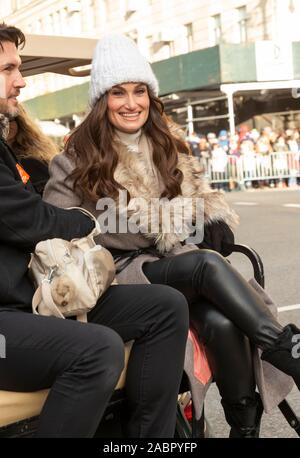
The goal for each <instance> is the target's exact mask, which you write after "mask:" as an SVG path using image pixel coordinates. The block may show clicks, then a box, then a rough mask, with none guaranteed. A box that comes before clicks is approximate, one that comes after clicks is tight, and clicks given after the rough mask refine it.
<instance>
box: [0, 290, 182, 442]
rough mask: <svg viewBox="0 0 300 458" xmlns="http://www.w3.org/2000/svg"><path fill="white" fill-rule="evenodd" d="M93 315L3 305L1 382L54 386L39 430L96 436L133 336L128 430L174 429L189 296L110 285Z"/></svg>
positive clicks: (159, 432)
mask: <svg viewBox="0 0 300 458" xmlns="http://www.w3.org/2000/svg"><path fill="white" fill-rule="evenodd" d="M88 321H89V323H79V322H76V321H74V320H62V319H59V318H54V317H42V316H36V315H32V314H31V313H24V312H19V311H2V312H0V334H2V335H3V336H4V337H5V339H6V358H2V359H0V389H2V390H11V391H35V390H40V389H43V388H49V387H51V391H50V394H49V396H48V398H47V401H46V403H45V406H44V408H43V410H42V413H41V416H40V421H39V426H38V432H37V437H92V436H93V434H94V432H95V430H96V429H97V426H98V424H99V421H100V419H101V417H102V415H103V413H104V410H105V408H106V406H107V404H108V402H109V399H110V397H111V394H112V392H113V390H114V387H115V386H116V383H117V381H118V378H119V376H120V373H121V371H122V369H123V365H124V344H123V341H124V342H126V341H129V340H132V339H134V340H135V343H134V345H133V348H132V351H131V355H130V360H129V364H128V370H127V382H126V391H127V397H128V409H127V419H126V420H127V421H126V430H127V431H126V432H127V435H128V436H129V437H173V435H174V430H175V422H176V405H177V394H178V389H179V385H180V380H181V376H182V369H183V361H184V353H185V344H186V338H187V331H188V306H187V302H186V299H185V298H184V296H183V295H182V294H181V293H180V292H178V291H176V290H174V289H173V288H170V287H168V286H164V285H130V286H129V285H128V286H121V285H120V286H119V285H118V286H112V287H110V288H109V289H108V290H107V291H106V293H105V294H104V295H103V296H102V298H101V300H100V301H99V303H98V304H97V305H96V307H95V308H94V309H93V310H92V311H91V312H90V313H89V316H88ZM162 374H163V376H162Z"/></svg>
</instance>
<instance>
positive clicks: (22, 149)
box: [7, 105, 58, 163]
mask: <svg viewBox="0 0 300 458" xmlns="http://www.w3.org/2000/svg"><path fill="white" fill-rule="evenodd" d="M18 108H19V110H18V115H17V116H16V117H15V118H14V119H13V120H12V121H11V122H15V123H16V124H17V131H16V134H15V136H14V138H12V139H10V140H9V136H8V139H7V141H8V143H9V144H10V146H11V147H12V149H13V150H14V152H15V153H16V155H17V156H18V158H19V159H24V158H26V159H28V158H32V159H37V160H38V161H43V162H46V163H49V162H50V161H51V159H53V157H54V156H55V155H56V154H57V153H58V147H57V146H56V144H55V143H54V142H53V141H52V140H51V139H50V138H49V137H48V136H47V135H45V134H44V133H43V131H42V130H41V129H40V128H39V126H38V125H37V124H36V123H35V122H34V120H33V119H31V117H30V116H29V115H28V113H27V112H26V110H25V109H24V107H23V106H22V105H19V107H18Z"/></svg>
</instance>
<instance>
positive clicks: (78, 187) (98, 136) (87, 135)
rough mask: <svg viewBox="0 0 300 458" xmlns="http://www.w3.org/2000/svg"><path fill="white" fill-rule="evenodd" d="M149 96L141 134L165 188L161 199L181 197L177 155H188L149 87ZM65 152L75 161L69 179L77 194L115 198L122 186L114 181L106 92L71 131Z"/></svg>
mask: <svg viewBox="0 0 300 458" xmlns="http://www.w3.org/2000/svg"><path fill="white" fill-rule="evenodd" d="M148 93H149V98H150V109H149V116H148V119H147V121H146V123H145V124H144V126H143V131H144V132H145V134H146V135H147V137H148V138H149V139H150V141H151V143H152V146H153V162H154V164H155V166H156V167H157V169H158V170H159V172H160V174H161V177H162V179H163V182H164V185H165V190H164V192H163V193H162V196H161V197H167V198H169V199H171V198H173V197H176V196H178V195H179V194H181V183H182V180H183V175H182V172H181V171H180V170H179V169H178V168H177V163H178V152H181V153H185V154H189V149H188V147H187V145H186V144H185V142H184V141H183V140H182V139H180V138H178V137H176V136H174V135H172V133H171V132H170V129H169V125H168V120H167V117H166V115H165V114H164V106H163V103H162V101H161V100H160V99H159V98H157V97H155V96H154V95H153V94H152V93H151V91H150V90H149V88H148ZM65 150H66V153H67V155H69V156H70V157H72V158H73V159H74V160H75V165H76V168H75V169H74V171H73V172H72V174H71V176H70V178H71V179H72V180H74V192H76V194H78V195H80V197H81V198H87V199H88V200H92V201H97V200H98V199H99V198H101V197H112V198H114V199H116V198H117V197H118V194H119V190H120V189H122V188H123V187H122V186H121V185H120V184H119V183H117V181H116V180H115V179H114V172H115V170H116V167H117V164H118V153H117V145H116V143H115V141H114V127H113V125H112V124H111V123H110V121H109V119H108V116H107V93H106V94H104V95H103V96H102V97H101V98H100V99H99V100H98V102H97V103H96V104H95V106H94V107H93V109H92V110H91V111H90V112H89V114H88V115H87V117H86V118H85V120H84V121H83V122H82V123H81V124H80V126H78V127H77V128H76V129H75V130H74V131H73V132H72V134H71V135H70V137H69V139H68V142H67V145H66V148H65Z"/></svg>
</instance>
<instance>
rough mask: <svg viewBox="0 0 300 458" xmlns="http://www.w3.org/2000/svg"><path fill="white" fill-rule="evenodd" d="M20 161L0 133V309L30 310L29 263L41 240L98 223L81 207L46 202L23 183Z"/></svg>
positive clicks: (76, 234)
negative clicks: (65, 206) (75, 207)
mask: <svg viewBox="0 0 300 458" xmlns="http://www.w3.org/2000/svg"><path fill="white" fill-rule="evenodd" d="M16 164H17V159H16V157H15V155H14V154H13V152H12V150H11V149H10V148H9V146H8V145H7V144H6V143H5V142H4V141H3V139H2V138H1V137H0V311H1V310H3V309H4V308H9V309H11V308H19V309H20V308H21V309H24V310H26V311H30V309H31V300H32V296H33V292H34V289H33V285H32V283H31V281H30V280H29V278H28V276H27V266H28V262H29V260H30V253H31V252H32V251H33V250H34V247H35V245H36V244H37V243H38V242H40V241H41V240H46V239H51V238H55V237H57V238H64V239H66V240H71V239H72V238H75V237H83V236H84V235H86V234H88V233H89V232H90V231H91V230H92V228H93V226H94V223H93V222H92V221H91V220H90V219H89V218H88V217H86V216H85V215H83V214H82V213H80V212H79V211H77V210H63V209H59V208H56V207H54V206H52V205H50V204H47V203H45V202H43V201H42V199H41V197H40V196H39V194H38V193H37V192H36V191H35V189H34V188H33V186H32V184H31V183H30V181H28V182H27V183H26V184H23V181H22V180H21V177H20V174H19V172H18V170H17V167H16Z"/></svg>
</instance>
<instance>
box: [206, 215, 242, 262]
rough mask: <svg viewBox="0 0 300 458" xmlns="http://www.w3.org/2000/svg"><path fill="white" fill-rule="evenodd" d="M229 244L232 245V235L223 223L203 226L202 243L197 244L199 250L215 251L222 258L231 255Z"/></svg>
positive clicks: (216, 222) (218, 222)
mask: <svg viewBox="0 0 300 458" xmlns="http://www.w3.org/2000/svg"><path fill="white" fill-rule="evenodd" d="M229 244H230V245H233V244H234V234H233V232H232V230H231V229H230V227H229V226H228V225H227V224H226V223H224V221H221V220H220V221H214V222H213V223H209V224H205V226H204V237H203V241H202V242H201V243H200V244H198V247H199V248H206V249H209V250H215V251H218V253H221V254H222V255H223V256H229V255H230V254H231V253H232V249H231V247H230V246H229Z"/></svg>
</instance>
